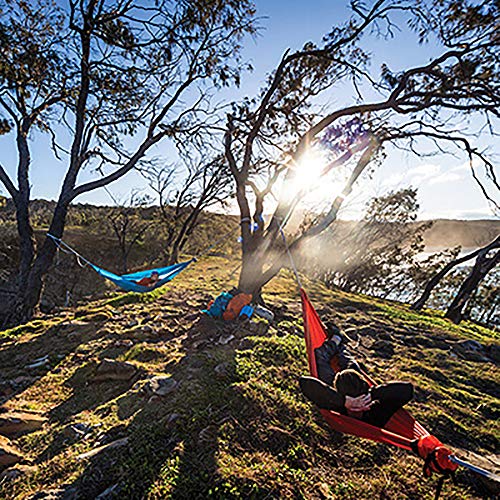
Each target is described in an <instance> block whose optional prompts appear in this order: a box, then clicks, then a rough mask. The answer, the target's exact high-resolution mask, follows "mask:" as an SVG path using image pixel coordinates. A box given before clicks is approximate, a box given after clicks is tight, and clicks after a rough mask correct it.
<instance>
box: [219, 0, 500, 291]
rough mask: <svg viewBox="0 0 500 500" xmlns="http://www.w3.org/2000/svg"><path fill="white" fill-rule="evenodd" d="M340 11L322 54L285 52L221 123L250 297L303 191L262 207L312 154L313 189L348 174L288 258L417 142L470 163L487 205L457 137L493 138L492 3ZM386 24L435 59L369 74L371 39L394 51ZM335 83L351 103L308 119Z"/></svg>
mask: <svg viewBox="0 0 500 500" xmlns="http://www.w3.org/2000/svg"><path fill="white" fill-rule="evenodd" d="M350 8H351V10H352V15H351V17H350V18H349V19H348V20H347V21H346V22H345V23H343V24H340V25H338V26H335V27H333V29H332V30H331V31H330V33H327V34H326V35H325V36H324V37H323V41H322V43H321V45H315V44H313V43H310V42H308V43H306V44H305V45H304V46H303V48H302V49H301V50H298V51H296V52H291V51H287V52H285V54H284V55H283V57H282V59H281V61H280V63H279V64H278V66H277V67H276V68H275V69H274V71H273V72H272V73H271V74H270V75H269V78H268V80H267V82H266V83H265V85H264V86H263V88H262V91H261V92H260V94H259V95H257V96H255V97H253V98H246V99H244V100H242V101H241V102H238V103H235V104H234V106H233V109H232V111H231V112H230V113H229V114H228V116H227V127H226V133H225V154H226V158H227V161H228V166H229V168H230V171H231V173H232V176H233V178H234V181H235V185H236V188H235V194H236V199H237V202H238V206H239V211H240V216H241V236H242V253H243V264H242V270H241V274H240V279H239V287H240V288H241V289H242V290H244V291H246V292H252V293H258V292H259V290H260V289H261V287H262V286H263V285H264V284H265V283H267V282H268V281H269V280H270V279H271V278H272V277H273V276H275V274H276V273H277V272H278V271H279V269H280V268H281V267H282V266H283V265H285V263H286V260H285V259H286V258H287V257H286V253H285V252H284V249H283V243H282V238H281V237H280V233H281V232H282V231H283V229H284V227H285V226H286V223H287V221H288V220H289V219H290V215H291V214H292V212H293V211H294V209H295V207H296V205H297V202H298V200H300V199H301V197H302V196H303V194H304V193H305V192H307V189H306V188H305V186H302V187H299V188H298V189H297V192H296V194H295V195H293V196H290V194H289V193H287V192H286V190H282V194H281V195H280V196H279V198H278V202H277V203H276V208H275V209H274V211H273V214H272V217H271V218H270V220H269V221H268V222H265V221H264V218H263V214H264V203H265V202H267V201H268V200H269V199H270V198H271V197H272V196H273V195H275V194H274V191H276V189H275V188H276V186H277V185H278V184H279V183H280V182H282V183H283V184H284V185H288V186H290V185H292V184H293V181H294V179H295V180H297V179H299V180H300V181H302V180H303V179H304V175H303V173H304V172H305V171H307V168H308V167H309V168H310V167H311V164H310V162H311V155H314V154H318V150H320V149H322V153H321V154H322V155H323V160H324V162H325V166H324V167H323V169H322V170H321V171H320V172H319V174H318V182H325V180H326V179H327V175H328V173H329V172H331V171H332V170H338V168H339V166H341V165H344V166H348V167H350V174H349V175H348V176H347V180H346V181H345V184H344V186H343V189H342V191H341V194H339V195H334V194H332V196H331V200H330V201H331V203H330V206H329V208H328V209H327V210H326V211H325V212H324V214H322V215H321V216H319V217H318V218H317V220H316V221H315V223H314V224H312V225H310V227H309V228H308V229H307V230H306V231H305V232H304V233H303V234H301V235H300V236H298V237H297V238H296V239H295V240H293V241H291V242H290V245H289V250H290V252H291V253H292V255H293V254H294V253H295V252H296V251H297V250H298V249H299V248H300V245H301V243H302V242H303V241H305V240H306V239H309V238H311V237H313V236H316V235H318V234H319V233H321V232H322V231H324V230H325V229H326V228H328V227H329V226H330V224H331V223H332V222H333V221H334V220H335V219H336V218H337V215H338V212H339V209H340V208H341V206H342V204H343V202H344V199H345V198H346V197H347V196H348V195H349V193H350V192H351V191H352V188H353V185H354V184H355V182H356V181H357V180H358V178H359V177H360V176H361V175H362V174H363V172H366V171H367V170H369V168H370V167H372V166H375V165H376V163H375V162H376V160H377V159H378V160H380V159H381V158H382V155H383V152H384V146H386V145H387V144H388V143H392V144H400V145H404V144H407V145H409V146H410V148H412V146H413V145H414V141H416V140H420V139H422V138H428V139H430V140H431V141H435V143H436V144H437V145H438V147H441V144H443V143H451V144H454V145H457V146H458V147H460V148H461V149H462V151H465V153H466V154H467V155H468V156H469V158H470V159H471V168H472V166H473V165H472V159H474V158H477V159H478V160H479V161H480V163H481V165H482V168H483V169H484V172H485V177H486V180H482V179H479V178H478V181H479V182H480V184H481V186H482V188H483V189H484V193H485V195H486V197H487V198H488V199H489V200H490V202H491V203H492V204H495V196H496V193H497V191H498V189H499V184H498V181H497V178H496V176H495V172H494V166H493V164H492V163H491V161H489V160H488V158H487V157H486V155H484V154H483V153H484V152H482V151H480V150H479V149H478V148H477V147H476V146H474V144H473V143H472V139H470V138H469V139H470V140H468V139H467V136H466V135H464V134H463V133H461V132H460V130H461V128H462V129H464V127H466V126H467V121H466V120H468V119H470V118H474V119H479V120H482V121H483V123H484V124H485V126H486V127H491V128H493V121H492V119H494V118H498V115H499V111H498V105H499V103H500V92H499V88H498V85H499V84H498V82H499V81H500V80H499V71H498V70H499V66H498V47H499V44H500V35H499V33H498V30H497V20H498V16H499V10H500V7H499V4H498V2H475V1H468V0H459V1H456V0H417V1H405V0H391V1H388V0H387V1H386V0H376V1H373V2H369V3H365V2H361V1H357V0H352V1H351V2H350ZM395 19H398V21H397V22H399V23H401V22H405V23H406V24H407V26H408V27H409V29H411V30H413V31H414V32H415V33H416V36H417V37H418V40H419V42H420V43H426V42H427V41H428V40H429V39H430V38H432V39H433V40H434V41H436V42H437V45H438V46H439V47H440V48H441V52H440V53H439V54H438V55H436V56H434V57H432V58H431V59H430V60H428V61H426V62H425V63H423V64H420V65H415V66H408V67H406V68H404V69H402V70H401V71H397V72H396V71H393V70H391V69H390V68H389V66H388V65H387V64H382V66H381V71H380V74H379V75H375V74H373V71H372V70H371V68H370V65H369V63H370V54H369V52H368V50H367V49H365V48H364V47H366V46H367V45H369V40H370V37H385V38H387V39H391V40H393V41H394V43H398V38H397V36H398V29H397V28H398V27H397V24H396V21H395ZM346 83H350V84H352V88H353V93H354V95H355V96H356V97H355V102H354V104H352V105H347V106H344V107H338V108H331V106H327V105H325V106H324V107H323V109H322V110H321V111H320V112H319V113H315V112H314V111H315V108H314V106H313V104H314V102H315V100H317V98H318V96H321V95H325V94H328V91H332V90H333V89H335V88H336V87H338V86H340V85H345V84H346ZM368 89H369V90H370V91H369V92H368ZM365 94H366V95H370V96H373V95H375V96H378V98H373V100H369V99H368V98H366V97H365ZM328 95H331V94H328ZM301 172H302V174H301ZM307 175H308V174H305V176H307ZM309 175H310V176H312V175H313V174H312V173H311V174H309ZM474 175H476V173H475V172H474ZM476 177H477V175H476ZM492 190H493V191H492ZM275 196H276V195H275ZM497 208H498V205H497ZM277 253H278V254H279V257H277V258H276V257H275V256H276V254H277ZM266 261H267V263H266ZM269 261H270V262H269Z"/></svg>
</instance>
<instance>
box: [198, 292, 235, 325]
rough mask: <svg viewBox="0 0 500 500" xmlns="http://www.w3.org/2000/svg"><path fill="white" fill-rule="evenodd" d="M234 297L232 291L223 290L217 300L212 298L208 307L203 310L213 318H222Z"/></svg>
mask: <svg viewBox="0 0 500 500" xmlns="http://www.w3.org/2000/svg"><path fill="white" fill-rule="evenodd" d="M232 298H233V295H232V294H231V293H229V292H222V293H221V294H219V295H218V296H217V297H216V298H215V300H211V301H210V302H209V303H208V306H207V308H206V309H203V310H202V311H201V312H202V313H205V314H206V315H207V316H210V317H212V318H217V319H220V318H222V315H223V314H224V311H225V310H226V307H227V305H228V304H229V302H230V300H231V299H232Z"/></svg>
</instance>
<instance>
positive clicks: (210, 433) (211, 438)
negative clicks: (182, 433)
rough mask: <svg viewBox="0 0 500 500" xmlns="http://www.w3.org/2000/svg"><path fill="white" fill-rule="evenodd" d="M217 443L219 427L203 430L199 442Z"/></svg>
mask: <svg viewBox="0 0 500 500" xmlns="http://www.w3.org/2000/svg"><path fill="white" fill-rule="evenodd" d="M216 441H217V427H216V426H215V425H209V426H208V427H205V428H204V429H202V430H201V432H200V433H199V434H198V442H199V443H200V444H201V443H206V444H214V443H215V442H216Z"/></svg>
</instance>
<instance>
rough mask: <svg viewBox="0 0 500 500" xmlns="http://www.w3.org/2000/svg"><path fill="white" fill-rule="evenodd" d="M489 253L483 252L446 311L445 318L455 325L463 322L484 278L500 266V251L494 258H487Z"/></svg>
mask: <svg viewBox="0 0 500 500" xmlns="http://www.w3.org/2000/svg"><path fill="white" fill-rule="evenodd" d="M487 254H488V252H487V251H482V252H481V253H480V254H479V255H478V257H477V259H476V263H475V264H474V267H473V268H472V270H471V272H470V274H469V276H468V277H467V278H466V280H465V281H464V282H463V283H462V286H461V287H460V289H459V290H458V293H457V295H456V296H455V298H454V299H453V302H452V303H451V304H450V306H449V308H448V310H447V311H446V314H445V317H446V318H448V319H451V321H453V323H455V324H458V323H460V321H461V320H462V311H463V310H464V307H465V306H466V304H467V302H468V301H469V299H470V297H471V295H472V294H473V293H474V292H475V290H476V289H477V287H478V286H479V284H480V283H481V281H482V280H483V279H484V277H485V276H486V275H487V274H488V273H489V272H490V271H491V270H492V269H493V268H494V267H495V266H496V265H497V264H498V262H499V261H500V250H499V251H497V252H496V253H495V254H494V255H493V256H492V257H490V258H488V257H487Z"/></svg>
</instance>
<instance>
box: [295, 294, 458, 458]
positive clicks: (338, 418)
mask: <svg viewBox="0 0 500 500" xmlns="http://www.w3.org/2000/svg"><path fill="white" fill-rule="evenodd" d="M300 296H301V299H302V315H303V319H304V335H305V340H306V347H307V357H308V360H309V371H310V373H311V376H313V377H317V376H318V372H317V369H316V357H315V355H314V349H316V348H317V347H320V346H321V345H322V344H323V342H324V341H325V339H326V333H325V328H324V326H323V324H322V323H321V320H320V319H319V316H318V313H317V312H316V310H315V309H314V307H313V306H312V304H311V302H310V301H309V298H308V297H307V294H306V292H305V291H304V290H303V289H301V290H300ZM363 375H364V376H365V377H366V380H367V381H368V383H369V384H370V385H374V381H373V380H372V379H371V378H370V377H369V376H368V375H366V374H363ZM320 411H321V414H322V415H323V417H324V418H325V420H326V421H327V422H328V424H329V425H330V427H332V428H333V429H335V430H336V431H339V432H343V433H346V434H352V435H354V436H358V437H362V438H366V439H371V440H373V441H380V442H382V443H387V444H392V445H394V446H398V447H400V448H404V449H405V450H410V451H416V448H415V442H416V441H418V442H419V443H426V444H427V443H429V442H432V443H433V444H434V445H438V446H439V445H441V446H442V444H441V443H440V442H439V441H438V440H437V439H436V438H434V437H433V436H431V435H430V433H429V432H428V431H427V430H426V429H425V428H424V427H423V426H422V425H420V424H419V423H418V422H417V421H416V420H415V419H414V418H413V417H412V416H411V415H410V414H409V413H408V412H407V411H406V410H403V409H400V410H398V411H397V412H396V413H395V414H394V415H393V416H392V418H391V419H390V420H389V422H388V423H387V425H386V426H385V428H384V429H381V428H380V427H375V426H373V425H370V424H367V423H365V422H363V421H361V420H358V419H356V418H352V417H349V416H347V415H342V414H340V413H337V412H334V411H330V410H320ZM427 436H428V437H427ZM422 438H425V439H422ZM412 444H413V446H412ZM429 444H430V443H429ZM418 448H421V446H420V445H419V447H418ZM418 451H419V453H420V454H421V455H422V454H423V453H424V450H420V449H419V450H418ZM447 451H448V454H449V450H447ZM424 458H425V457H424ZM452 467H453V465H452ZM454 468H456V466H455V467H454Z"/></svg>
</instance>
